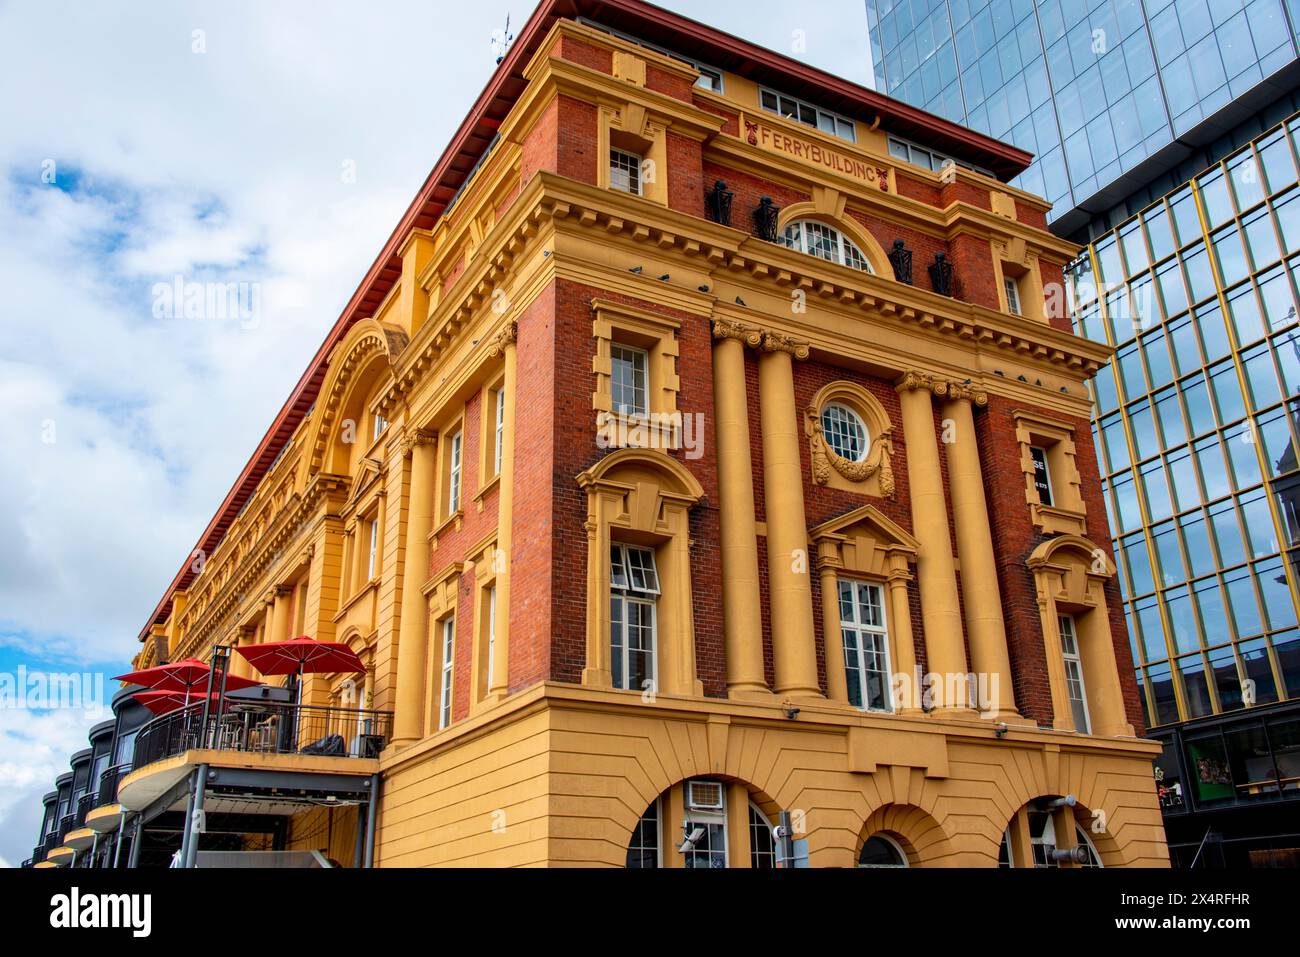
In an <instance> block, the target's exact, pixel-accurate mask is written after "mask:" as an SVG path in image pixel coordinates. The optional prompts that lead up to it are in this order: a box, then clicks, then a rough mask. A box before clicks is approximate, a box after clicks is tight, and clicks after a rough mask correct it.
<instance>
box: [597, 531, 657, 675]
mask: <svg viewBox="0 0 1300 957" xmlns="http://www.w3.org/2000/svg"><path fill="white" fill-rule="evenodd" d="M630 554H631V555H635V556H636V557H637V562H636V565H635V567H634V565H633V562H632V561H631V560H629V557H628V556H629V555H630ZM609 561H610V589H609V591H610V632H609V642H610V664H611V671H612V672H613V675H612V677H613V679H614V687H615V688H618V689H619V690H622V691H638V692H640V691H644V690H645V689H644V688H633V687H630V686H629V683H628V682H629V675H630V669H629V667H628V665H629V663H630V660H631V655H632V653H633V652H632V651H631V649H630V648H629V645H628V641H627V622H628V610H629V609H630V608H632V607H638V608H646V609H648V614H649V618H650V648H649V652H650V654H649V658H650V667H649V674H648V675H647V676H646V680H648V681H649V682H650V686H651V688H657V687H658V686H659V594H660V589H659V573H658V569H657V567H656V565H655V556H654V551H653V550H652V549H649V548H643V547H641V546H639V545H624V544H622V543H620V542H613V543H611V545H610V559H609ZM638 576H639V577H640V581H637V580H636V578H637V577H638ZM651 579H653V580H651ZM616 608H617V611H618V613H617V614H615V609H616ZM616 629H621V633H618V634H616V633H615V632H616Z"/></svg>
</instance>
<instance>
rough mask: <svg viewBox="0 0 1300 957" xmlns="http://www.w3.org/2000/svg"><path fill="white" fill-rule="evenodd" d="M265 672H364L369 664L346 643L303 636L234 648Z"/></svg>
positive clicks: (289, 673) (272, 673) (298, 673)
mask: <svg viewBox="0 0 1300 957" xmlns="http://www.w3.org/2000/svg"><path fill="white" fill-rule="evenodd" d="M235 650H236V651H237V652H239V653H240V654H241V655H243V656H244V658H245V659H247V661H248V663H249V664H250V665H252V666H253V667H254V668H256V669H257V670H258V671H259V672H261V673H262V674H264V675H294V674H296V675H298V676H299V677H300V678H301V677H302V675H304V674H306V673H308V672H310V673H312V674H362V673H364V672H365V670H366V666H365V665H363V664H362V663H361V659H360V658H358V657H357V655H356V652H354V651H353V650H352V649H351V648H349V647H348V646H347V645H345V644H342V643H341V642H337V641H317V640H316V639H315V638H309V637H307V636H306V635H301V636H299V637H298V638H291V639H289V640H288V641H272V642H268V643H267V644H264V645H240V646H239V647H238V648H236V649H235Z"/></svg>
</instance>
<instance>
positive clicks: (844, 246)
mask: <svg viewBox="0 0 1300 957" xmlns="http://www.w3.org/2000/svg"><path fill="white" fill-rule="evenodd" d="M818 232H821V233H823V234H826V238H827V239H829V240H831V241H832V242H834V244H835V245H834V253H835V255H834V256H833V257H830V256H823V255H822V254H821V253H820V252H819V251H818V250H819V249H824V248H825V246H822V245H819V244H818V243H817V242H816V239H817V238H818V237H817V235H816V234H817V233H818ZM792 233H793V235H791V234H792ZM781 241H782V242H783V243H785V246H786V248H787V249H793V250H795V251H796V252H801V253H804V254H805V255H807V256H816V257H817V258H818V259H821V260H824V261H826V262H829V263H835V264H836V265H838V266H848V267H849V268H850V269H857V270H858V271H860V272H865V273H867V274H868V275H874V273H875V270H874V269H872V268H871V261H870V260H869V259H867V256H866V254H865V253H864V252H863V251H862V250H861V249H859V248H858V246H857V244H856V243H855V242H853V240H851V239H849V237H848V236H846V235H844V231H843V230H840V229H836V228H835V227H834V226H831V225H829V224H827V223H823V222H821V221H819V220H816V219H797V220H795V221H794V222H792V223H788V224H787V225H786V227H785V230H784V231H783V232H782V234H781Z"/></svg>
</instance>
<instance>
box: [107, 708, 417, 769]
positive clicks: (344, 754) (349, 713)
mask: <svg viewBox="0 0 1300 957" xmlns="http://www.w3.org/2000/svg"><path fill="white" fill-rule="evenodd" d="M392 721H393V715H392V712H391V711H367V710H364V709H360V708H321V707H316V706H314V705H296V704H285V703H281V702H271V701H255V702H249V701H233V700H232V701H227V702H224V703H223V705H222V707H221V708H220V709H218V708H216V707H215V706H213V707H211V708H210V709H209V712H208V714H207V715H206V716H205V714H204V707H203V705H201V704H198V705H190V706H189V707H187V708H181V709H180V710H178V711H173V712H171V713H170V714H165V715H162V716H161V717H158V718H154V719H153V720H152V721H150V722H149V723H148V724H146V725H145V726H144V727H142V728H141V729H140V732H139V734H137V735H136V739H135V755H134V759H133V761H132V767H133V768H135V769H139V768H143V767H145V766H147V765H150V764H153V763H154V762H155V761H161V760H163V759H164V758H169V757H172V756H173V755H177V754H182V753H184V752H185V751H189V750H191V749H197V748H206V749H211V750H215V751H244V752H253V753H259V754H314V755H323V756H330V757H340V758H377V757H379V752H380V751H382V750H383V749H384V745H385V744H387V743H388V738H389V735H390V733H391V731H392Z"/></svg>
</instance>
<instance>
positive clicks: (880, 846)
mask: <svg viewBox="0 0 1300 957" xmlns="http://www.w3.org/2000/svg"><path fill="white" fill-rule="evenodd" d="M858 867H907V855H906V854H904V853H903V849H902V848H901V847H899V846H898V842H897V841H895V840H894V839H893V838H892V837H889V836H888V835H886V834H872V835H871V836H870V837H869V838H867V840H866V843H864V844H863V845H862V853H861V854H859V855H858Z"/></svg>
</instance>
